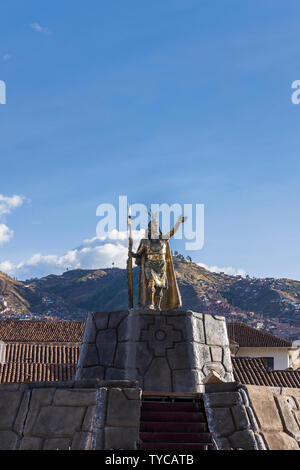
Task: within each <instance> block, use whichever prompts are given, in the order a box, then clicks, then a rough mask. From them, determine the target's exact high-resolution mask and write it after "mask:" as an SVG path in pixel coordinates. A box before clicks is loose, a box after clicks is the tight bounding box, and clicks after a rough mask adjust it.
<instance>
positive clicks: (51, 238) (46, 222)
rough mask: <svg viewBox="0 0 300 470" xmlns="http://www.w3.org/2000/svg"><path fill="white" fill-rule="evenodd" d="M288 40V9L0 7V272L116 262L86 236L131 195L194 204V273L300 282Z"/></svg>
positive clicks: (98, 3)
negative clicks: (198, 238)
mask: <svg viewBox="0 0 300 470" xmlns="http://www.w3.org/2000/svg"><path fill="white" fill-rule="evenodd" d="M299 39H300V4H299V1H296V0H290V1H289V2H288V3H287V2H284V1H283V0H280V1H279V0H269V1H268V0H243V1H241V0H226V1H224V0H186V1H182V0H181V1H178V0H163V1H158V0H153V1H152V2H145V1H141V0H139V1H136V0H128V1H127V2H124V1H123V0H114V1H112V2H104V1H102V0H88V1H86V2H83V1H76V0H74V1H73V2H59V1H57V0H52V1H51V2H50V1H46V0H44V1H43V2H41V1H34V0H26V1H25V0H24V1H20V0H19V1H17V0H9V1H8V0H7V1H3V2H1V15H0V80H4V81H5V82H6V86H7V104H6V105H0V158H1V176H0V178H1V179H0V182H1V184H0V194H1V195H2V196H3V197H4V198H11V197H12V196H13V195H17V196H19V197H20V198H21V200H20V201H19V202H18V201H17V202H16V200H15V201H14V202H15V204H12V203H11V200H10V199H9V200H8V199H4V201H5V204H6V208H7V204H9V202H8V201H10V206H9V210H6V213H3V211H4V209H3V210H2V213H1V200H0V224H1V225H2V235H3V234H4V230H9V234H8V233H7V232H6V238H5V237H4V235H5V234H4V235H3V239H2V243H1V245H0V269H2V270H6V272H8V273H9V274H11V275H14V276H17V277H19V278H22V277H23V278H24V277H30V276H33V275H43V274H47V273H50V272H61V271H63V270H64V268H65V267H66V266H69V267H79V266H81V267H96V266H99V267H101V266H100V265H103V266H104V265H107V264H109V263H110V262H111V261H112V260H113V261H116V262H117V259H118V257H120V259H121V258H122V259H123V261H124V256H125V255H124V254H125V253H126V248H125V242H124V246H122V247H119V248H118V249H117V248H116V247H113V246H112V245H110V248H109V247H107V246H106V247H105V246H104V245H105V244H103V243H102V244H100V245H101V246H100V247H96V249H97V250H98V251H97V252H95V251H93V249H94V248H95V241H94V240H93V238H94V237H95V236H96V225H97V222H98V219H97V217H96V208H97V206H98V204H100V203H108V202H109V203H113V204H116V203H117V201H118V196H119V195H127V196H128V198H129V199H130V201H131V202H139V203H145V204H147V205H149V204H150V203H151V202H154V203H162V202H167V203H174V202H179V203H181V204H184V203H193V204H196V203H203V204H205V245H204V247H203V249H202V250H200V251H198V252H191V253H189V252H185V251H184V244H183V242H180V241H175V242H173V244H172V248H173V249H177V250H178V251H181V252H183V253H184V254H186V255H187V254H189V255H191V257H192V258H193V260H194V261H196V262H200V263H204V264H206V265H207V266H218V267H220V268H223V267H225V268H226V267H233V268H234V270H238V269H243V270H244V271H245V272H246V273H249V274H250V275H256V276H263V277H265V276H276V277H291V278H294V279H299V280H300V264H299V250H300V249H299V239H300V221H299V216H298V214H299V195H300V187H299V170H300V159H299V144H298V143H299V130H300V105H299V106H296V105H293V104H292V102H291V94H292V90H291V84H292V82H293V81H294V80H297V79H300V69H299V55H300V53H299ZM4 212H5V211H4ZM4 226H5V227H6V229H4ZM4 238H5V240H4ZM84 240H89V241H87V242H83V241H84ZM91 240H92V241H91ZM0 241H1V230H0ZM83 246H85V247H86V248H87V247H88V249H87V250H86V251H85V253H88V256H87V257H84V256H83V252H82V247H83ZM74 249H75V252H74ZM76 250H77V251H76ZM68 253H69V254H68ZM66 254H68V255H66ZM50 255H51V256H52V257H50V258H49V256H50ZM79 255H80V256H79ZM110 255H111V258H110ZM66 256H67V257H66ZM123 261H122V262H123ZM68 263H69V264H68ZM24 266H26V270H25V271H26V272H25V271H24V269H25V268H24Z"/></svg>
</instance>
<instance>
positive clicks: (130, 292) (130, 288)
mask: <svg viewBox="0 0 300 470" xmlns="http://www.w3.org/2000/svg"><path fill="white" fill-rule="evenodd" d="M128 229H129V242H128V260H127V279H128V301H129V308H130V309H132V308H133V278H132V247H133V238H132V216H131V207H130V206H129V207H128Z"/></svg>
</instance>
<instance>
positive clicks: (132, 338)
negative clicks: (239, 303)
mask: <svg viewBox="0 0 300 470" xmlns="http://www.w3.org/2000/svg"><path fill="white" fill-rule="evenodd" d="M211 369H214V370H216V371H217V372H218V373H219V374H220V375H221V377H222V378H224V379H225V380H226V381H232V380H233V376H232V365H231V358H230V350H229V342H228V336H227V329H226V324H225V319H224V318H223V317H219V316H211V315H204V314H201V313H195V312H192V311H167V312H151V311H145V310H131V311H121V312H111V313H105V312H103V313H93V314H89V316H88V318H87V321H86V325H85V332H84V336H83V343H82V347H81V351H80V357H79V362H78V368H77V372H76V380H82V379H95V378H98V379H105V380H138V382H139V384H140V387H141V388H142V390H143V391H151V392H200V391H202V381H203V379H204V377H205V376H206V375H208V374H209V372H210V371H211Z"/></svg>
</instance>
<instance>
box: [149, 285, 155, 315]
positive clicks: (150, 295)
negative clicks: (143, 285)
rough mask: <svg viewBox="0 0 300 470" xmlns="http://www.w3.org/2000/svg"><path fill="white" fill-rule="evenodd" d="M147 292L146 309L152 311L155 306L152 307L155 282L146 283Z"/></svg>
mask: <svg viewBox="0 0 300 470" xmlns="http://www.w3.org/2000/svg"><path fill="white" fill-rule="evenodd" d="M147 290H148V296H149V304H148V308H150V309H151V310H154V309H155V305H154V295H155V281H154V279H151V280H150V281H149V282H148V288H147Z"/></svg>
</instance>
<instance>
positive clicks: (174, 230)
mask: <svg viewBox="0 0 300 470" xmlns="http://www.w3.org/2000/svg"><path fill="white" fill-rule="evenodd" d="M186 219H187V217H179V218H178V220H177V222H176V224H175V225H174V227H173V228H172V230H171V231H170V232H168V233H166V234H165V235H163V236H162V238H163V239H164V240H169V239H170V238H172V237H173V235H175V233H176V232H177V230H178V229H179V227H180V225H181V224H183V223H184V222H185V221H186Z"/></svg>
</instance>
